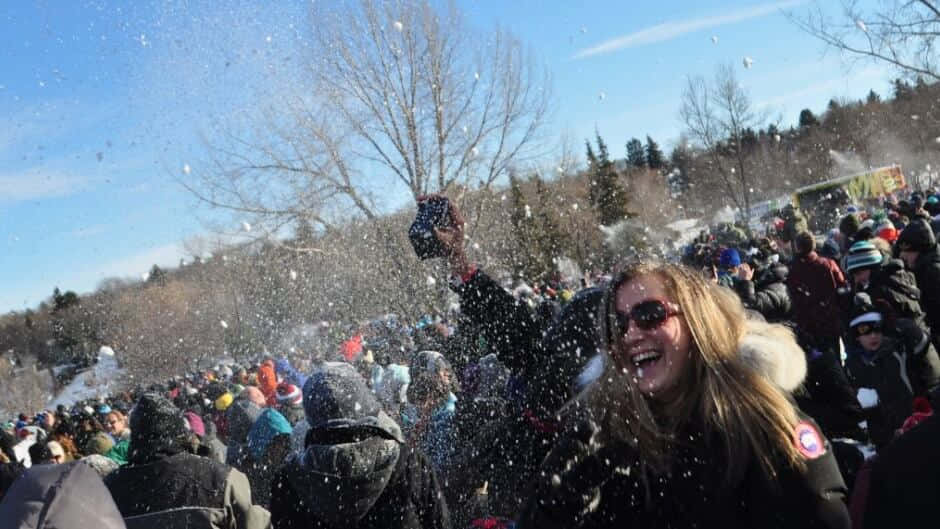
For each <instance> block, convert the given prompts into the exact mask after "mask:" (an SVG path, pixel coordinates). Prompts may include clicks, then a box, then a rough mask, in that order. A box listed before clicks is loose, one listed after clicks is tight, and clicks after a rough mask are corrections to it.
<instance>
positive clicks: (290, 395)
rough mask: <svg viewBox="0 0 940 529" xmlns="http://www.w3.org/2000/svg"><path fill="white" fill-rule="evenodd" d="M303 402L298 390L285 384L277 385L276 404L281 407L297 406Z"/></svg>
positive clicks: (291, 385) (301, 394)
mask: <svg viewBox="0 0 940 529" xmlns="http://www.w3.org/2000/svg"><path fill="white" fill-rule="evenodd" d="M303 400H304V396H303V393H301V391H300V388H298V387H297V386H295V385H293V384H289V383H287V382H281V383H280V384H278V385H277V402H278V404H281V405H282V406H288V405H292V406H298V405H300V404H301V403H302V402H303Z"/></svg>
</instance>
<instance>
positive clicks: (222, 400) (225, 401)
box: [215, 392, 235, 411]
mask: <svg viewBox="0 0 940 529" xmlns="http://www.w3.org/2000/svg"><path fill="white" fill-rule="evenodd" d="M233 400H235V397H233V396H232V394H231V393H228V392H225V393H223V394H222V395H221V396H220V397H219V398H217V399H215V409H217V410H219V411H225V410H227V409H228V407H229V406H231V405H232V401H233Z"/></svg>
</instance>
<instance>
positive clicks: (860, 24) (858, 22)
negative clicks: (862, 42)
mask: <svg viewBox="0 0 940 529" xmlns="http://www.w3.org/2000/svg"><path fill="white" fill-rule="evenodd" d="M855 27H857V28H858V29H860V30H862V31H864V32H865V33H868V26H866V25H865V23H864V22H862V21H861V20H856V21H855Z"/></svg>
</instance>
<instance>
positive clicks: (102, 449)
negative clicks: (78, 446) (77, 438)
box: [82, 432, 114, 455]
mask: <svg viewBox="0 0 940 529" xmlns="http://www.w3.org/2000/svg"><path fill="white" fill-rule="evenodd" d="M113 447H114V441H112V440H111V438H110V437H108V434H106V433H104V432H98V433H96V434H95V435H93V436H91V437H90V438H89V439H88V441H87V442H86V443H85V446H84V449H83V450H82V451H83V452H85V453H86V454H99V455H105V454H107V453H108V452H110V451H111V448H113Z"/></svg>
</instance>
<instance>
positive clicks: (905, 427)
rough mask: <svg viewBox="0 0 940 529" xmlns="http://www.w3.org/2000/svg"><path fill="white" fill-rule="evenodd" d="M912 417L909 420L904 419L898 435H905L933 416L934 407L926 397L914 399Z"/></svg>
mask: <svg viewBox="0 0 940 529" xmlns="http://www.w3.org/2000/svg"><path fill="white" fill-rule="evenodd" d="M911 408H912V410H911V416H910V417H908V418H907V419H904V423H903V424H902V425H901V429H900V431H898V432H897V433H898V435H903V434H905V433H907V432H909V431H910V430H911V428H913V427H915V426H917V425H918V424H920V423H922V422H924V421H926V420H927V418H929V417H930V416H931V415H933V407H932V406H931V405H930V401H929V400H927V399H926V398H924V397H914V402H913V405H912V406H911Z"/></svg>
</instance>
